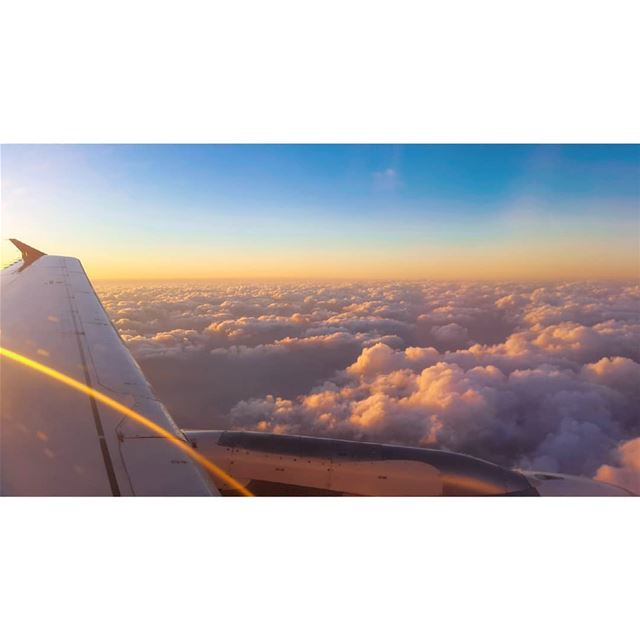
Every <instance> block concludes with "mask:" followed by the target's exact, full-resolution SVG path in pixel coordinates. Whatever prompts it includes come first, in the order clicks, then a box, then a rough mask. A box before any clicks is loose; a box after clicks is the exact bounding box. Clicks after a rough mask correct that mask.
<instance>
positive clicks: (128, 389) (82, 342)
mask: <svg viewBox="0 0 640 640" xmlns="http://www.w3.org/2000/svg"><path fill="white" fill-rule="evenodd" d="M12 242H14V244H15V245H16V246H17V247H18V248H19V249H20V250H21V252H22V260H21V261H19V262H17V263H15V264H14V265H12V266H10V267H8V268H6V269H4V270H3V271H2V276H1V281H0V288H1V289H0V305H1V306H0V344H1V345H2V347H4V348H5V349H10V350H11V351H14V352H17V353H19V354H21V355H23V356H26V357H28V358H31V359H33V360H35V361H38V362H40V363H42V364H44V365H46V366H48V367H51V368H53V369H56V370H57V371H60V372H61V373H63V374H66V375H68V376H71V377H72V378H75V379H76V380H78V381H80V382H82V383H84V384H86V385H88V386H89V387H91V388H93V389H95V390H96V391H100V392H102V393H104V394H106V395H108V396H110V397H111V398H113V399H114V400H116V401H118V402H120V403H122V404H124V405H126V406H127V407H129V408H131V409H133V410H134V411H136V412H138V413H140V414H142V415H143V416H145V417H146V418H148V419H150V420H152V421H154V422H155V423H156V424H158V425H159V426H161V427H162V428H164V429H166V430H167V431H168V432H170V433H171V434H172V435H174V436H175V437H177V438H180V439H181V440H183V441H184V436H183V434H182V432H181V431H180V430H179V429H178V428H177V427H176V425H175V423H174V422H173V420H172V419H171V417H170V415H169V414H168V412H167V410H166V409H165V408H164V406H163V405H162V404H161V403H160V402H158V400H157V399H156V398H155V396H154V394H153V391H152V390H151V388H150V386H149V383H148V382H147V381H146V379H145V377H144V375H143V373H142V371H141V370H140V368H139V366H138V365H137V363H136V362H135V360H134V359H133V357H132V356H131V354H130V353H129V351H128V350H127V348H126V346H125V345H124V343H123V342H122V340H121V338H120V336H119V335H118V332H117V331H116V329H115V328H114V327H113V325H112V324H111V322H110V320H109V318H108V316H107V314H106V312H105V310H104V309H103V307H102V305H101V303H100V301H99V299H98V297H97V295H96V293H95V291H94V290H93V287H92V286H91V283H90V282H89V279H88V278H87V275H86V273H85V271H84V269H83V268H82V265H81V263H80V261H79V260H77V259H76V258H69V257H61V256H48V255H44V254H43V253H41V252H40V251H37V250H35V249H33V248H32V247H28V246H27V245H24V244H23V243H21V242H19V241H12ZM0 365H1V370H0V402H1V405H0V492H1V493H2V494H3V495H36V496H43V495H63V496H79V495H89V496H97V495H123V496H128V495H160V496H170V495H193V496H202V495H215V494H217V490H216V489H215V486H214V485H213V483H212V481H211V479H210V477H209V476H208V474H206V472H205V471H204V470H202V469H201V468H200V466H199V465H198V464H197V463H195V462H194V461H193V460H192V459H191V458H190V457H189V456H188V455H186V453H184V452H183V451H181V450H180V449H179V448H178V447H176V446H175V445H174V444H172V443H171V442H170V441H169V440H167V439H166V438H163V437H161V436H158V435H157V434H156V433H154V432H152V431H150V430H149V429H148V428H147V427H145V426H143V425H141V424H139V423H138V422H135V421H133V420H132V419H131V418H129V417H126V416H123V415H122V414H121V413H119V412H117V411H115V410H114V409H111V408H109V407H107V406H105V405H104V404H101V403H99V402H97V401H96V400H95V399H94V398H92V397H90V396H89V395H86V394H83V393H81V392H79V391H77V390H75V389H72V388H69V387H67V386H65V385H63V384H62V383H60V382H59V381H57V380H54V379H51V378H49V377H47V376H45V375H42V374H41V373H39V372H37V371H34V370H32V369H30V368H28V367H25V366H24V365H22V364H20V363H18V362H14V361H11V360H8V359H7V358H2V359H1V360H0Z"/></svg>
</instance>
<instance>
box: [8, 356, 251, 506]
mask: <svg viewBox="0 0 640 640" xmlns="http://www.w3.org/2000/svg"><path fill="white" fill-rule="evenodd" d="M0 356H3V357H5V358H7V359H9V360H12V361H14V362H17V363H19V364H21V365H24V366H26V367H29V368H30V369H33V370H34V371H37V372H38V373H42V374H44V375H46V376H49V377H50V378H53V379H54V380H57V381H58V382H61V383H63V384H66V385H67V386H68V387H71V388H72V389H75V390H76V391H80V392H81V393H84V394H86V395H88V396H91V397H93V398H95V399H96V400H97V401H98V402H101V403H102V404H104V405H106V406H107V407H110V408H111V409H114V410H116V411H118V412H120V413H121V414H122V415H124V416H127V417H128V418H131V419H132V420H135V421H136V422H138V423H139V424H141V425H143V426H145V427H147V428H148V429H149V430H150V431H152V432H154V433H156V434H158V435H159V436H161V437H162V438H165V439H166V440H168V441H169V442H170V443H171V444H173V445H174V446H175V447H177V448H178V449H180V450H181V451H183V452H184V453H186V454H187V455H188V456H189V457H190V458H192V459H193V460H195V461H196V462H197V463H198V464H200V465H201V466H202V467H204V469H206V470H207V471H208V472H209V473H211V474H212V475H214V476H216V477H218V478H219V479H221V480H222V481H224V482H226V483H227V484H228V485H229V486H231V487H233V488H234V489H235V490H236V491H237V492H238V493H240V494H242V495H243V496H253V494H252V493H251V492H250V491H249V490H248V489H247V488H246V487H245V486H244V485H242V484H241V483H239V482H238V481H237V480H236V479H235V478H233V477H232V476H230V475H229V474H228V473H227V472H226V471H224V470H223V469H221V468H220V467H218V465H216V464H214V463H213V462H211V460H209V459H208V458H205V457H204V456H203V455H202V454H200V453H198V451H196V450H195V449H193V448H192V447H190V446H189V445H188V444H187V443H186V442H184V441H183V440H181V439H180V438H177V437H176V436H174V435H173V434H172V433H170V432H169V431H167V430H166V429H164V428H163V427H161V426H160V425H159V424H156V423H155V422H153V421H152V420H149V419H148V418H145V416H143V415H142V414H140V413H138V412H137V411H134V410H133V409H130V408H129V407H127V406H126V405H124V404H122V403H120V402H118V401H117V400H114V399H113V398H110V397H109V396H108V395H105V394H104V393H101V392H100V391H96V390H95V389H92V388H91V387H89V386H87V385H86V384H83V383H82V382H79V381H78V380H76V379H75V378H72V377H70V376H67V375H65V374H64V373H61V372H60V371H57V370H56V369H53V368H51V367H47V366H46V365H44V364H42V363H40V362H37V361H36V360H32V359H31V358H28V357H27V356H23V355H21V354H19V353H16V352H15V351H11V350H10V349H5V348H4V347H0Z"/></svg>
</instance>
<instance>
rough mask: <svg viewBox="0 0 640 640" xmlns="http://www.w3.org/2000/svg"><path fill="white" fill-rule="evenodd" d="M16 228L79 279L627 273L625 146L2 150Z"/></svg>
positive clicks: (638, 170)
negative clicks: (82, 275) (71, 259)
mask: <svg viewBox="0 0 640 640" xmlns="http://www.w3.org/2000/svg"><path fill="white" fill-rule="evenodd" d="M1 153H2V156H1V161H2V164H1V169H2V227H1V235H2V261H3V264H4V263H6V262H7V261H9V260H10V259H12V258H13V257H14V255H15V254H16V252H15V251H14V250H13V248H12V247H11V246H10V245H9V242H8V238H12V237H16V238H19V239H21V240H23V241H24V242H27V243H28V244H31V245H33V246H35V247H37V248H39V249H42V250H43V251H45V252H48V253H55V254H63V255H74V256H77V257H79V258H80V259H81V260H82V261H83V263H84V265H85V267H86V269H87V271H88V273H89V276H90V277H92V278H94V279H96V280H104V279H146V278H160V279H165V278H167V279H168V278H235V277H238V278H280V277H282V278H290V277H293V278H347V279H353V278H376V279H378V278H382V279H387V278H389V279H393V278H411V279H413V278H418V279H420V278H424V279H428V278H435V279H477V278H489V279H491V278H497V279H576V278H593V279H596V278H607V279H609V278H614V279H615V278H634V277H637V276H638V274H639V254H638V251H639V247H638V237H639V236H638V233H639V216H640V204H639V202H640V147H638V146H637V145H626V146H624V145H569V146H557V145H404V146H403V145H400V146H391V145H335V146H334V145H284V146H279V145H255V146H254V145H236V146H224V145H182V146H164V145H148V146H147V145H122V146H119V145H78V146H75V145H67V146H33V145H32V146H3V147H2V150H1Z"/></svg>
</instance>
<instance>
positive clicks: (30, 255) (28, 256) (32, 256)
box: [9, 238, 47, 269]
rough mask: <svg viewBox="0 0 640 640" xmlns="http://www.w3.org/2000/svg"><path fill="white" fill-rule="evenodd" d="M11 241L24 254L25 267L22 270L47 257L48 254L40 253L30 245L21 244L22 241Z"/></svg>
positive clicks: (10, 239)
mask: <svg viewBox="0 0 640 640" xmlns="http://www.w3.org/2000/svg"><path fill="white" fill-rule="evenodd" d="M9 241H10V242H12V243H13V244H14V245H15V246H16V247H17V248H18V250H19V251H20V253H21V254H22V261H23V262H24V265H23V266H22V268H23V269H24V268H26V267H28V266H29V265H30V264H33V263H34V262H35V261H36V260H37V259H38V258H42V256H46V255H47V254H46V253H44V252H42V251H39V250H38V249H34V248H33V247H30V246H29V245H28V244H25V243H24V242H20V240H16V239H15V238H9Z"/></svg>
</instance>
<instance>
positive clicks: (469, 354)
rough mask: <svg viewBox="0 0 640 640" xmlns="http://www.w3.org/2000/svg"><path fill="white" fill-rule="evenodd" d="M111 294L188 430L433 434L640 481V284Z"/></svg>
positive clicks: (421, 440) (390, 437)
mask: <svg viewBox="0 0 640 640" xmlns="http://www.w3.org/2000/svg"><path fill="white" fill-rule="evenodd" d="M99 294H100V296H101V299H102V301H103V303H104V305H105V307H106V309H107V311H108V312H109V313H110V314H111V317H112V319H113V321H114V324H115V325H116V327H117V328H118V330H119V331H120V333H121V335H122V337H123V339H124V340H125V341H126V343H127V344H128V346H129V348H130V349H131V351H132V353H133V354H134V356H135V357H136V358H137V359H138V361H139V362H140V364H141V366H142V368H143V370H144V371H145V373H146V374H147V376H148V377H149V379H150V381H151V383H152V384H153V385H154V387H155V389H156V391H157V393H158V395H159V396H160V398H161V399H162V400H163V401H164V402H165V403H166V404H167V406H168V408H169V410H170V411H171V412H172V413H173V415H174V417H175V418H176V420H177V421H178V422H179V423H180V424H181V425H182V426H185V427H199V428H207V427H212V428H213V427H223V428H228V427H233V428H247V429H263V430H273V431H278V432H292V433H314V434H322V435H335V436H339V437H347V438H353V439H361V440H377V441H384V442H396V443H404V444H411V445H418V446H434V447H440V448H447V449H451V450H455V451H461V452H466V453H470V454H473V455H477V456H480V457H483V458H486V459H489V460H494V461H496V462H498V463H501V464H506V465H511V466H520V467H524V468H536V469H539V470H547V471H559V472H567V473H578V474H585V475H589V476H594V475H595V476H596V477H598V478H601V479H607V478H609V479H610V481H612V482H614V481H615V483H617V484H622V485H624V486H627V487H629V488H631V489H632V490H633V489H634V487H636V486H637V485H636V484H635V483H637V481H638V480H637V479H638V475H640V469H639V465H638V462H637V460H638V444H637V440H638V438H639V437H640V402H639V400H640V364H639V363H640V286H638V285H636V284H634V283H558V284H553V285H551V284H536V283H532V284H529V283H522V282H520V283H518V282H515V283H508V282H506V283H491V284H490V283H446V282H423V283H416V282H413V283H402V282H400V283H357V284H318V283H288V284H283V283H273V284H249V283H244V284H238V283H210V284H184V285H182V284H181V285H179V286H178V285H177V286H165V287H125V286H110V287H101V288H99ZM636 490H637V489H636Z"/></svg>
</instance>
